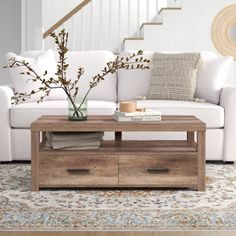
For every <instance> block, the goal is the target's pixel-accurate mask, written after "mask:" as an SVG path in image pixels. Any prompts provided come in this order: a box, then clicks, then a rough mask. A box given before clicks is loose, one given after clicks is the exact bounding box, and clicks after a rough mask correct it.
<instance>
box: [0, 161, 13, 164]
mask: <svg viewBox="0 0 236 236" xmlns="http://www.w3.org/2000/svg"><path fill="white" fill-rule="evenodd" d="M11 163H12V161H0V165H4V164H11Z"/></svg>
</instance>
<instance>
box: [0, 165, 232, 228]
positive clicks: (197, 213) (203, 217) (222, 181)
mask: <svg viewBox="0 0 236 236" xmlns="http://www.w3.org/2000/svg"><path fill="white" fill-rule="evenodd" d="M206 173H207V177H206V179H207V190H206V192H196V191H191V190H184V191H183V190H181V191H175V190H165V191H164V190H133V191H132V190H123V191H118V190H106V191H105V190H100V191H99V190H97V191H95V190H86V191H85V190H84V191H82V190H63V191H62V190H60V191H59V190H57V191H55V190H54V191H49V190H48V191H40V192H31V191H30V174H31V171H30V165H29V164H3V165H0V230H83V231H86V230H223V229H228V230H236V169H235V166H234V165H223V164H207V167H206Z"/></svg>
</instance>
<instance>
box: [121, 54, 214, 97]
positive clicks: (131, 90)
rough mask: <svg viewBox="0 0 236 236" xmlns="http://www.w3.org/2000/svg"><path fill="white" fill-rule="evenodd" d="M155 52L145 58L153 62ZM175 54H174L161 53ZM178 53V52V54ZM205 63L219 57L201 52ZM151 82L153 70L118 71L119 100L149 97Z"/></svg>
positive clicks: (144, 55)
mask: <svg viewBox="0 0 236 236" xmlns="http://www.w3.org/2000/svg"><path fill="white" fill-rule="evenodd" d="M133 52H134V51H125V52H122V53H121V54H120V56H126V55H128V54H130V53H133ZM154 53H155V52H153V51H144V53H143V57H145V58H148V59H150V60H151V62H152V58H153V56H154ZM161 53H173V52H161ZM176 53H178V52H176ZM179 53H180V52H179ZM201 57H202V60H203V63H204V62H205V61H206V60H210V59H216V58H218V56H217V55H216V54H215V53H212V52H201ZM150 82H151V70H144V71H141V70H128V71H127V70H119V71H118V100H119V101H123V100H133V99H135V98H136V97H137V96H147V95H148V92H149V88H150ZM197 86H198V85H197Z"/></svg>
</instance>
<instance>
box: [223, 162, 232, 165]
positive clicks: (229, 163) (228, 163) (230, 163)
mask: <svg viewBox="0 0 236 236" xmlns="http://www.w3.org/2000/svg"><path fill="white" fill-rule="evenodd" d="M224 164H225V165H233V164H234V161H224Z"/></svg>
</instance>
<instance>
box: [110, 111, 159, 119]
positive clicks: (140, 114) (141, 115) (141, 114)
mask: <svg viewBox="0 0 236 236" xmlns="http://www.w3.org/2000/svg"><path fill="white" fill-rule="evenodd" d="M113 118H114V120H116V121H161V112H160V111H157V110H146V111H136V112H121V111H115V112H114V114H113Z"/></svg>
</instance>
